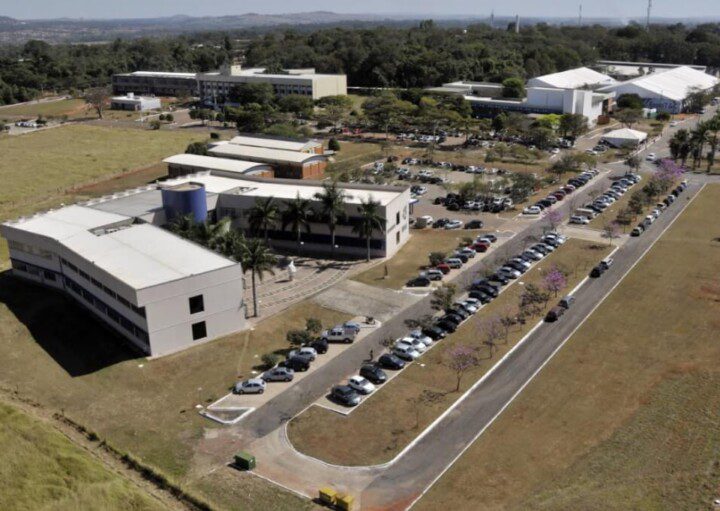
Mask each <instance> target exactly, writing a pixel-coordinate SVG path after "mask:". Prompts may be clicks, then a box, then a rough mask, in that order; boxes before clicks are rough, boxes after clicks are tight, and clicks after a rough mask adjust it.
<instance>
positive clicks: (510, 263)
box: [505, 261, 527, 273]
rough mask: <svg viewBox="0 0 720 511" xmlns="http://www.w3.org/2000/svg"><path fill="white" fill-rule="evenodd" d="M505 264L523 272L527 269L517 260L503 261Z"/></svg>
mask: <svg viewBox="0 0 720 511" xmlns="http://www.w3.org/2000/svg"><path fill="white" fill-rule="evenodd" d="M505 266H509V267H510V268H513V269H515V270H517V271H519V272H520V273H525V272H526V271H527V268H525V266H523V265H522V264H520V263H518V262H517V261H508V262H506V263H505Z"/></svg>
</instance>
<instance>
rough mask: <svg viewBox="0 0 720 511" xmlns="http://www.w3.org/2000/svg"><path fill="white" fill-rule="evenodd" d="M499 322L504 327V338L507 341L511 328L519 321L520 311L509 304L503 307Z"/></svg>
mask: <svg viewBox="0 0 720 511" xmlns="http://www.w3.org/2000/svg"><path fill="white" fill-rule="evenodd" d="M498 322H499V323H500V326H502V328H503V338H504V340H505V342H507V341H508V336H509V335H510V328H512V327H513V325H515V324H516V323H517V322H518V313H517V311H516V310H515V309H513V308H512V307H510V306H508V307H505V309H503V312H502V314H501V315H500V317H499V318H498Z"/></svg>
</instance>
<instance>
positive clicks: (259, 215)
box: [248, 196, 281, 244]
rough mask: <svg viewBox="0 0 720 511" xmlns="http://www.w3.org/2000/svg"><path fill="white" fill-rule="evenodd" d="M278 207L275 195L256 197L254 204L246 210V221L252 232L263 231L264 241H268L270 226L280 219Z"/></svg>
mask: <svg viewBox="0 0 720 511" xmlns="http://www.w3.org/2000/svg"><path fill="white" fill-rule="evenodd" d="M280 218H281V216H280V207H279V206H278V204H277V201H275V197H273V196H270V197H265V198H260V197H258V198H256V199H255V205H254V206H253V207H252V208H250V210H249V211H248V223H249V225H250V229H251V230H252V231H253V232H256V233H258V232H260V231H262V232H263V236H264V238H265V243H266V244H267V243H268V231H269V230H270V227H272V226H274V225H276V224H277V223H278V221H280Z"/></svg>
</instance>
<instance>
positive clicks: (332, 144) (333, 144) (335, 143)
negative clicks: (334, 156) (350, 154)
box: [328, 137, 340, 153]
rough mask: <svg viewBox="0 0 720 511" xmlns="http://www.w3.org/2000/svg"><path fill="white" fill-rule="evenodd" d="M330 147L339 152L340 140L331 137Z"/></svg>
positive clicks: (331, 149)
mask: <svg viewBox="0 0 720 511" xmlns="http://www.w3.org/2000/svg"><path fill="white" fill-rule="evenodd" d="M328 149H329V150H330V151H334V152H336V153H337V152H338V151H340V142H338V140H337V139H336V138H334V137H333V138H331V139H330V140H328Z"/></svg>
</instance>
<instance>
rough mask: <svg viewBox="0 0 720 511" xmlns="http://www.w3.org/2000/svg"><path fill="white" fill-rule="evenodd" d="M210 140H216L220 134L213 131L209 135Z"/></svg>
mask: <svg viewBox="0 0 720 511" xmlns="http://www.w3.org/2000/svg"><path fill="white" fill-rule="evenodd" d="M210 138H211V139H213V140H217V139H219V138H220V133H218V132H216V131H213V132H212V133H210Z"/></svg>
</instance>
